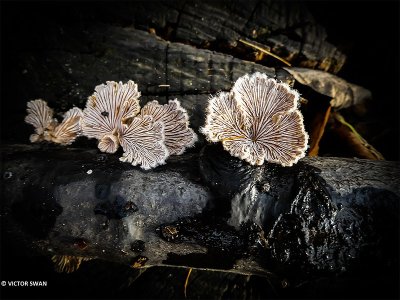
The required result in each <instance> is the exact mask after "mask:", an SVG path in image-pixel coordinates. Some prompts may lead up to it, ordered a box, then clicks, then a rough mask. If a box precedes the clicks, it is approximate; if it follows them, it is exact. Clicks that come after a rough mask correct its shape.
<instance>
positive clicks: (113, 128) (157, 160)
mask: <svg viewBox="0 0 400 300" xmlns="http://www.w3.org/2000/svg"><path fill="white" fill-rule="evenodd" d="M139 97H140V92H139V91H138V87H137V84H135V83H134V82H133V81H132V80H130V81H128V82H127V83H125V84H123V83H122V82H119V83H117V82H114V81H107V82H106V84H101V85H98V86H96V88H95V92H94V94H93V95H91V96H89V98H88V101H87V103H86V107H85V109H84V110H83V112H82V111H81V110H79V109H78V110H79V117H77V119H74V120H76V122H77V123H76V124H79V126H75V127H72V126H71V125H72V124H70V121H68V120H72V119H71V118H72V116H77V115H78V111H77V108H73V109H72V110H70V111H68V112H67V113H66V114H65V116H64V121H63V122H62V123H61V124H60V125H58V126H57V127H54V129H51V128H53V127H52V126H53V123H54V122H55V121H56V120H54V119H52V114H53V112H52V110H51V109H49V108H48V107H47V104H46V102H44V101H42V100H34V101H30V102H29V103H28V109H27V111H28V116H27V117H26V119H25V121H26V122H27V123H29V124H32V125H33V126H34V127H35V131H36V134H34V135H32V136H31V138H30V140H31V142H38V141H42V140H47V141H52V142H56V143H61V144H65V145H67V144H70V143H72V142H73V141H74V140H75V138H76V137H77V136H79V135H83V136H86V137H88V138H96V139H97V140H98V141H99V143H98V148H99V149H100V151H102V152H107V153H115V152H116V151H117V150H118V148H119V146H121V147H122V149H123V155H122V157H121V158H120V160H121V161H124V162H129V163H131V164H132V165H134V166H136V165H140V167H141V168H143V169H145V170H148V169H151V168H154V167H156V166H158V165H162V164H164V163H165V160H166V159H167V158H168V156H169V155H180V154H182V153H183V152H184V151H185V149H186V148H188V147H192V146H193V145H194V143H195V142H196V141H197V135H196V134H195V132H194V131H193V130H192V129H191V128H189V117H188V114H187V112H186V110H185V109H184V108H182V107H181V105H180V103H179V101H178V100H177V99H175V100H170V101H169V103H168V104H165V105H161V104H159V103H158V102H157V101H156V100H154V101H151V102H149V103H147V104H146V105H145V106H144V107H143V108H142V110H140V105H139ZM38 101H40V102H38ZM67 121H68V122H67ZM65 122H66V123H65ZM64 123H65V124H64ZM50 129H51V130H50ZM73 130H74V131H73ZM48 131H49V133H46V132H48ZM50 131H51V136H52V138H51V139H48V138H46V136H47V135H48V134H50ZM72 131H73V132H74V133H75V136H74V137H73V139H72V135H71V140H69V141H68V142H66V141H67V133H68V134H70V133H71V132H72Z"/></svg>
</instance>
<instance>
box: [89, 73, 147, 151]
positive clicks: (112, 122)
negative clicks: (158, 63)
mask: <svg viewBox="0 0 400 300" xmlns="http://www.w3.org/2000/svg"><path fill="white" fill-rule="evenodd" d="M139 97H140V92H139V91H138V88H137V84H135V83H134V82H133V81H132V80H129V81H128V82H127V83H125V84H123V83H122V82H119V83H117V82H114V81H107V82H106V84H101V85H98V86H96V88H95V92H94V94H93V95H91V96H90V97H89V98H88V101H87V103H86V108H85V109H84V110H83V119H82V133H83V135H85V136H87V137H88V138H96V139H98V140H99V141H100V143H99V149H100V150H101V151H103V152H108V153H114V152H115V151H117V149H118V147H119V141H118V138H117V136H118V133H119V132H120V130H121V129H122V125H123V124H124V122H125V121H126V120H127V119H129V118H132V117H134V116H136V115H137V114H138V113H139V110H140V106H139Z"/></svg>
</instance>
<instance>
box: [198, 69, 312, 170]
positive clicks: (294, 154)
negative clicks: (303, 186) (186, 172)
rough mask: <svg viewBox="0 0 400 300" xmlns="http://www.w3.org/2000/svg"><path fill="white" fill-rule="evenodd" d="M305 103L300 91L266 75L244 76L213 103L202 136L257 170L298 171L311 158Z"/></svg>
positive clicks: (208, 110) (208, 108)
mask: <svg viewBox="0 0 400 300" xmlns="http://www.w3.org/2000/svg"><path fill="white" fill-rule="evenodd" d="M299 98H300V95H299V93H298V92H297V91H295V90H293V89H292V88H290V87H289V86H288V85H287V84H285V83H280V82H277V81H276V80H275V79H273V78H269V77H268V76H267V75H265V74H262V73H254V74H252V75H244V76H243V77H240V78H239V79H238V80H237V81H236V83H235V85H234V86H233V88H232V90H231V91H230V92H229V93H226V92H221V93H219V94H217V95H216V96H214V97H212V98H211V99H210V100H209V104H208V107H207V117H206V124H205V126H204V127H202V128H201V129H200V131H201V132H202V133H203V134H204V135H205V136H206V138H207V139H208V140H209V141H211V142H222V145H223V147H224V149H225V150H227V151H228V152H229V153H230V154H231V155H232V156H236V157H238V158H240V159H243V160H245V161H247V162H249V163H250V164H252V165H262V164H263V163H264V162H265V161H267V162H273V163H278V164H280V165H282V166H292V165H293V164H295V163H297V161H298V160H299V159H300V158H302V157H304V156H305V152H306V149H307V141H308V135H307V133H306V131H305V129H304V124H303V116H302V114H301V112H300V111H299V110H298V101H299Z"/></svg>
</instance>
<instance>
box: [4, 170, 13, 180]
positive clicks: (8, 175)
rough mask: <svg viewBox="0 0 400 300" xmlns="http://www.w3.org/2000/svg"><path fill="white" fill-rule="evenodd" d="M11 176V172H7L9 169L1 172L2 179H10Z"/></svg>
mask: <svg viewBox="0 0 400 300" xmlns="http://www.w3.org/2000/svg"><path fill="white" fill-rule="evenodd" d="M12 176H13V173H12V172H9V171H6V172H4V174H3V178H4V179H10V178H11V177H12Z"/></svg>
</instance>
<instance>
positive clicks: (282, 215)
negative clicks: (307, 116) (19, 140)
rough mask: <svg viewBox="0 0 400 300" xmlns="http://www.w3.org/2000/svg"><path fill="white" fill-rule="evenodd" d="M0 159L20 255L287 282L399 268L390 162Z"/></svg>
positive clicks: (210, 157)
mask: <svg viewBox="0 0 400 300" xmlns="http://www.w3.org/2000/svg"><path fill="white" fill-rule="evenodd" d="M2 152H3V162H2V174H3V177H2V186H3V191H2V192H3V194H2V199H3V202H2V212H1V215H2V230H3V231H2V238H3V239H4V240H7V239H9V238H11V237H12V238H13V239H14V240H15V239H18V240H20V241H21V244H22V245H25V247H27V248H26V250H27V251H28V252H30V251H31V250H30V249H37V250H39V251H41V252H42V253H48V254H52V255H54V254H57V255H74V256H81V257H93V258H102V259H105V260H110V261H115V262H120V263H124V264H130V265H132V266H135V267H142V266H146V267H147V266H155V265H178V266H188V267H197V268H205V269H221V270H228V271H232V272H237V273H244V274H264V275H267V276H272V273H275V274H276V273H277V274H280V273H282V272H283V273H286V274H287V272H288V270H292V269H295V270H297V273H296V275H295V277H296V278H305V277H306V275H307V274H314V275H318V274H321V272H322V273H324V272H328V273H329V272H333V273H337V272H342V271H344V270H345V269H346V268H353V267H354V266H358V265H360V264H361V265H362V264H363V263H365V260H371V259H373V260H374V263H376V264H378V265H379V264H382V265H381V266H382V268H384V267H383V266H387V265H390V266H393V265H395V264H396V261H397V260H398V255H397V253H398V252H397V250H398V249H397V248H396V247H397V246H396V245H397V243H396V241H398V214H397V212H398V208H399V196H400V189H399V186H400V178H399V175H398V174H399V173H400V172H399V170H400V167H399V164H398V163H395V162H386V161H369V160H351V159H341V158H313V159H311V158H306V159H303V160H302V161H301V162H300V163H299V164H297V165H295V166H294V167H291V168H284V167H279V166H277V165H274V164H267V165H265V166H262V167H252V166H250V165H248V164H246V163H243V162H242V161H240V160H238V159H236V158H232V157H230V156H229V154H228V153H227V152H225V151H223V150H221V148H220V147H218V146H208V147H205V148H204V149H203V151H202V154H201V155H200V158H199V157H198V155H197V154H195V153H192V154H186V155H183V156H181V157H174V158H171V159H170V160H169V161H168V162H167V164H166V165H165V166H161V167H158V168H156V169H155V170H153V171H147V172H146V171H142V170H140V169H139V168H136V167H132V166H131V165H129V164H126V163H121V162H119V161H118V160H117V157H118V155H105V154H100V153H98V151H97V150H85V149H74V148H62V147H57V146H52V145H49V146H43V145H42V146H27V145H11V146H6V147H3V149H2ZM198 159H200V168H199V167H198V166H199V165H198ZM82 245H83V246H82ZM135 263H136V264H135ZM301 271H302V272H303V273H302V272H301ZM271 272H272V273H271ZM274 276H276V275H274ZM289 276H290V275H289Z"/></svg>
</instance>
